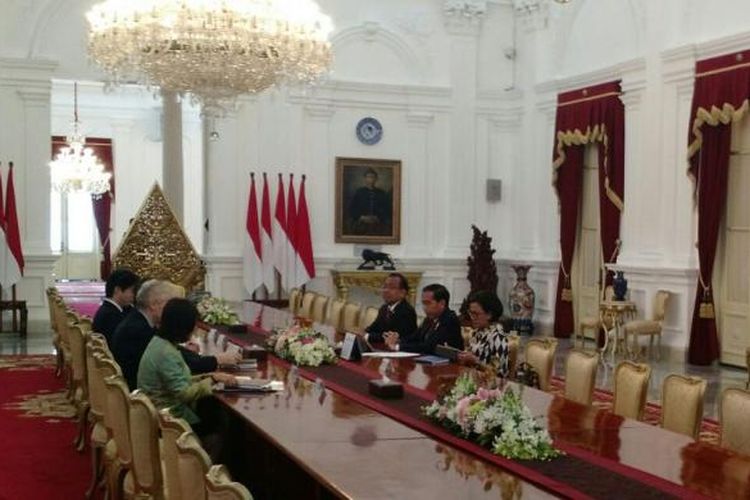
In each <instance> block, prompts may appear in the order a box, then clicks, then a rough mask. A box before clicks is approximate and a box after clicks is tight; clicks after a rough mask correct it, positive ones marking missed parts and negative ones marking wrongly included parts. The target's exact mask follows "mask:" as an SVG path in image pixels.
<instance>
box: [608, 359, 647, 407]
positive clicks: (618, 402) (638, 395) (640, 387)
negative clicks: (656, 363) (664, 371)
mask: <svg viewBox="0 0 750 500" xmlns="http://www.w3.org/2000/svg"><path fill="white" fill-rule="evenodd" d="M650 379H651V367H650V366H648V365H645V364H642V363H633V362H632V361H621V362H620V363H618V365H617V367H616V368H615V380H614V393H615V394H614V401H613V403H612V412H613V413H614V414H616V415H620V416H621V417H625V418H631V419H633V420H641V419H642V418H643V408H644V407H645V406H646V397H647V396H648V383H649V380H650Z"/></svg>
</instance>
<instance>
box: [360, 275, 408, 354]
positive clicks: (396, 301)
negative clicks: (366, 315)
mask: <svg viewBox="0 0 750 500" xmlns="http://www.w3.org/2000/svg"><path fill="white" fill-rule="evenodd" d="M381 293H382V296H383V300H384V301H385V304H383V305H382V306H381V307H380V309H379V310H378V317H377V318H375V321H373V322H372V324H371V325H369V326H368V327H367V328H365V339H366V340H368V341H369V342H383V341H384V339H383V334H384V333H386V332H396V333H398V334H399V336H401V337H402V338H404V337H408V336H409V335H411V334H412V333H414V330H416V329H417V313H416V311H415V310H414V308H413V307H412V305H411V304H409V302H408V301H407V300H406V296H407V295H408V294H409V282H408V281H406V278H405V277H404V275H403V274H401V273H391V274H389V275H388V277H387V278H386V279H385V281H384V282H383V288H382V291H381Z"/></svg>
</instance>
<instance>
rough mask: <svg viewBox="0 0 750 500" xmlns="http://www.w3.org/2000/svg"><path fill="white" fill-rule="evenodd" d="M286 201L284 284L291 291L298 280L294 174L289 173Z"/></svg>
mask: <svg viewBox="0 0 750 500" xmlns="http://www.w3.org/2000/svg"><path fill="white" fill-rule="evenodd" d="M286 201H287V204H286V235H287V238H289V246H288V247H287V252H286V277H285V278H284V286H285V288H286V289H287V291H289V290H291V289H292V288H294V287H295V285H296V281H297V280H296V274H297V248H296V246H297V244H296V240H297V197H296V196H295V194H294V174H289V195H288V196H287V198H286Z"/></svg>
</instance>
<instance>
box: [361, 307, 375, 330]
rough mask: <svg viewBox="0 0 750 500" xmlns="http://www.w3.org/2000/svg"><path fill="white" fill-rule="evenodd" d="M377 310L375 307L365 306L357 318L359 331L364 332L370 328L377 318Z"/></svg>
mask: <svg viewBox="0 0 750 500" xmlns="http://www.w3.org/2000/svg"><path fill="white" fill-rule="evenodd" d="M378 312H379V311H378V309H377V308H376V307H370V306H367V307H365V308H364V309H362V311H360V318H359V329H360V330H362V331H364V329H365V328H367V327H368V326H370V325H371V324H372V323H373V322H374V321H375V319H377V317H378Z"/></svg>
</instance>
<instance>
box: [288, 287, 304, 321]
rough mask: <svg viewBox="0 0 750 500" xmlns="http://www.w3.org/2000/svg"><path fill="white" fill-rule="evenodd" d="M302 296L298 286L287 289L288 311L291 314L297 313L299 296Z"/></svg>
mask: <svg viewBox="0 0 750 500" xmlns="http://www.w3.org/2000/svg"><path fill="white" fill-rule="evenodd" d="M301 296H302V292H300V289H299V288H292V289H291V290H289V312H290V313H292V315H296V314H297V310H298V309H299V306H300V297H301Z"/></svg>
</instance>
